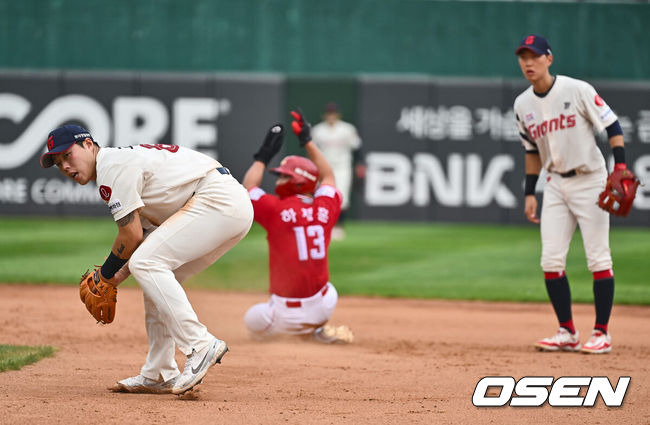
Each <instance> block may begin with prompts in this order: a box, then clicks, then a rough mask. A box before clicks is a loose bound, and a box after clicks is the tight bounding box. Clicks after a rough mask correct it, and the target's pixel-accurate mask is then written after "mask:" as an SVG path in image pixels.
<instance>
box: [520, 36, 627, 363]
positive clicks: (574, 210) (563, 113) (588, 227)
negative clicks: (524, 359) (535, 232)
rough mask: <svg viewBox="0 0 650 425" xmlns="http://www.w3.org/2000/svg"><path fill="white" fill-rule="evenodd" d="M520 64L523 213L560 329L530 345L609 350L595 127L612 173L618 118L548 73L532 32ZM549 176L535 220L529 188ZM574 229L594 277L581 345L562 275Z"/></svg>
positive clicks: (608, 290) (601, 170) (587, 90)
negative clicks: (535, 228)
mask: <svg viewBox="0 0 650 425" xmlns="http://www.w3.org/2000/svg"><path fill="white" fill-rule="evenodd" d="M515 53H516V55H517V56H518V58H519V66H520V67H521V71H522V73H523V74H524V77H525V78H526V79H527V80H528V81H529V82H530V83H531V87H529V88H528V89H527V90H525V91H524V92H523V93H521V94H520V95H519V96H518V97H517V99H516V100H515V103H514V111H515V114H516V118H517V125H518V128H519V134H520V136H521V142H522V143H523V146H524V148H525V150H526V184H525V206H524V213H525V215H526V217H527V218H528V220H529V221H531V222H533V223H540V222H541V225H540V227H541V238H542V258H541V266H542V270H543V271H544V278H545V281H546V289H547V292H548V295H549V298H550V300H551V303H552V305H553V308H554V310H555V314H556V315H557V319H558V322H559V326H560V327H559V331H558V332H557V334H555V335H554V336H552V337H550V338H544V339H542V340H540V341H538V342H537V343H536V344H535V347H536V348H537V349H539V350H543V351H558V350H563V351H580V350H581V351H582V352H583V353H607V352H609V351H611V337H610V334H609V332H608V329H607V326H608V322H609V318H610V313H611V310H612V304H613V300H614V273H613V270H612V258H611V255H610V249H609V214H608V213H607V212H605V211H603V210H602V209H600V208H599V207H598V205H597V201H598V195H599V194H600V192H602V191H603V190H604V188H605V182H606V179H607V169H606V165H605V159H604V158H603V155H602V154H601V152H600V150H599V149H598V146H597V144H596V140H595V136H594V129H595V130H596V131H598V132H600V131H603V130H607V134H608V137H609V144H610V146H611V148H612V152H613V155H614V160H615V163H616V164H615V168H625V152H624V148H623V132H622V130H621V126H620V125H619V123H618V119H617V116H616V114H615V113H614V112H613V111H612V109H611V108H610V107H609V106H607V104H606V103H605V101H604V100H603V99H602V98H601V97H600V96H599V95H598V93H596V90H594V88H593V87H592V86H591V85H589V84H588V83H586V82H584V81H580V80H576V79H573V78H569V77H565V76H562V75H555V76H554V75H551V74H550V72H549V67H550V66H551V64H552V63H553V55H552V53H551V48H550V46H549V44H548V41H547V40H546V39H545V38H544V37H542V36H539V35H535V34H531V35H528V36H526V37H524V38H523V40H522V41H521V43H520V45H519V47H518V48H517V50H516V52H515ZM542 168H544V170H545V171H546V172H547V178H546V185H545V187H544V200H543V206H542V211H541V217H540V218H538V217H537V199H536V198H535V186H536V183H537V179H538V177H539V173H540V171H541V169H542ZM576 225H579V226H580V232H581V234H582V239H583V243H584V248H585V253H586V257H587V266H588V268H589V270H590V271H591V272H592V274H593V279H594V284H593V291H594V303H595V307H596V320H595V325H594V329H593V331H592V333H591V337H590V338H589V340H588V341H587V342H586V343H585V344H584V345H581V344H580V339H579V334H578V331H577V330H576V329H575V326H574V323H573V320H572V314H571V292H570V289H569V281H568V279H567V276H566V273H565V265H566V256H567V252H568V250H569V244H570V242H571V238H572V236H573V233H574V231H575V229H576Z"/></svg>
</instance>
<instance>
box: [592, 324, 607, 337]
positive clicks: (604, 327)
mask: <svg viewBox="0 0 650 425" xmlns="http://www.w3.org/2000/svg"><path fill="white" fill-rule="evenodd" d="M594 330H597V331H601V332H602V333H604V334H605V335H607V324H604V325H601V324H599V323H596V326H594Z"/></svg>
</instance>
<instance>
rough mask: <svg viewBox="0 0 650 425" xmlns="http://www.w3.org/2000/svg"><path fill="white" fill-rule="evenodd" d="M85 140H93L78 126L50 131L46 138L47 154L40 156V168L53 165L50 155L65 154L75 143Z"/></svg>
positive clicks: (66, 126)
mask: <svg viewBox="0 0 650 425" xmlns="http://www.w3.org/2000/svg"><path fill="white" fill-rule="evenodd" d="M87 138H88V139H90V140H93V137H92V136H91V135H90V132H89V131H88V130H86V129H85V128H83V127H80V126H78V125H73V124H68V125H64V126H62V127H59V128H57V129H55V130H52V131H51V132H50V134H49V135H48V136H47V152H45V153H44V154H43V155H41V167H43V168H50V167H51V166H52V165H54V160H53V159H52V155H54V154H56V153H61V152H65V151H67V150H68V149H70V148H71V147H72V145H74V144H75V143H76V142H80V141H82V140H86V139H87ZM93 141H94V140H93Z"/></svg>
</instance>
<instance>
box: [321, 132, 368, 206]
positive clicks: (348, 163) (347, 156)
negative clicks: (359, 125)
mask: <svg viewBox="0 0 650 425" xmlns="http://www.w3.org/2000/svg"><path fill="white" fill-rule="evenodd" d="M311 135H312V140H313V141H314V143H316V146H318V148H319V149H320V150H321V152H323V155H324V156H325V159H327V162H329V164H330V166H331V167H332V171H333V172H334V178H335V180H336V187H337V188H338V189H339V190H340V191H341V193H342V194H343V206H342V209H344V210H345V209H347V208H348V206H349V204H350V189H351V187H352V152H353V151H354V150H356V149H359V148H360V147H361V138H359V134H358V133H357V129H356V128H355V127H354V126H353V125H352V124H350V123H347V122H345V121H340V120H339V121H337V122H335V123H334V125H330V124H329V123H327V122H321V123H318V124H316V125H315V126H314V128H313V129H312V132H311Z"/></svg>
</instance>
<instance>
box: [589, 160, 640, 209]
mask: <svg viewBox="0 0 650 425" xmlns="http://www.w3.org/2000/svg"><path fill="white" fill-rule="evenodd" d="M639 184H640V182H639V179H637V178H636V176H635V175H634V173H633V172H632V171H630V170H628V169H627V168H621V169H615V170H614V171H613V172H612V173H611V174H610V175H609V177H607V185H606V186H605V190H604V191H602V192H601V193H600V196H599V197H598V206H599V207H600V208H602V209H604V210H605V211H607V212H608V213H610V214H612V215H618V216H621V217H626V216H627V215H628V214H629V213H630V209H631V208H632V203H634V197H635V196H636V188H637V187H638V186H639Z"/></svg>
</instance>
